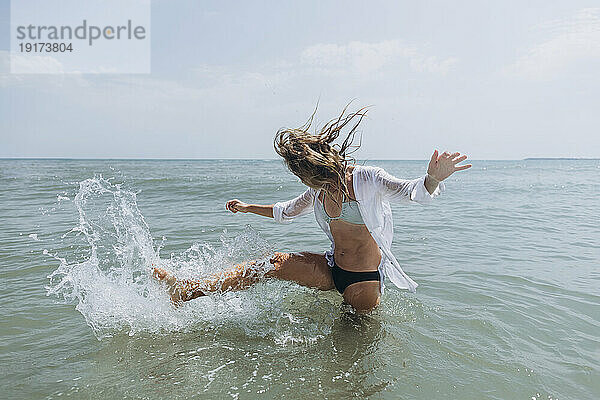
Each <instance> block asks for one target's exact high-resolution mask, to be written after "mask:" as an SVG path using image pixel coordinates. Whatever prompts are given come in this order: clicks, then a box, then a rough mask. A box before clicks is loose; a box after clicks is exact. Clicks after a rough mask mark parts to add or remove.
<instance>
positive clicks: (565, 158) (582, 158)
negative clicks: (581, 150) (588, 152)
mask: <svg viewBox="0 0 600 400" xmlns="http://www.w3.org/2000/svg"><path fill="white" fill-rule="evenodd" d="M525 160H600V158H585V157H529V158H524V159H523V161H525Z"/></svg>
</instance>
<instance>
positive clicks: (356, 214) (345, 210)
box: [317, 196, 365, 225]
mask: <svg viewBox="0 0 600 400" xmlns="http://www.w3.org/2000/svg"><path fill="white" fill-rule="evenodd" d="M323 199H325V197H324V196H323ZM317 203H318V205H319V207H320V208H321V211H323V216H324V217H325V220H326V221H327V223H328V224H329V223H330V222H331V221H333V220H336V219H341V220H343V221H345V222H349V223H351V224H356V225H365V222H364V221H363V218H362V216H361V215H360V210H359V209H358V203H357V202H356V201H355V200H350V201H348V202H344V203H342V212H341V213H340V215H339V216H337V217H330V216H329V215H328V214H327V211H325V205H324V204H323V202H322V201H321V200H319V198H318V197H317Z"/></svg>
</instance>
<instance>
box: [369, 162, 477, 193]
mask: <svg viewBox="0 0 600 400" xmlns="http://www.w3.org/2000/svg"><path fill="white" fill-rule="evenodd" d="M459 154H460V153H454V154H450V153H448V152H444V153H443V154H441V155H438V152H437V150H435V151H434V152H433V155H432V156H431V160H430V161H429V166H428V168H427V174H426V175H425V176H422V177H420V178H417V179H400V178H397V177H395V176H393V175H390V174H389V173H387V172H386V171H385V170H383V169H381V168H380V169H379V170H378V171H377V173H376V174H375V180H376V182H377V185H378V187H379V190H380V192H381V193H382V194H383V195H384V196H385V197H386V198H387V199H388V200H391V201H394V200H404V201H409V202H413V203H419V204H428V203H429V202H431V200H432V199H433V198H434V197H435V196H437V195H439V194H440V193H441V192H443V191H444V190H445V185H444V183H443V182H442V181H443V180H444V179H446V178H447V177H448V176H450V175H451V174H452V173H454V172H455V171H460V170H463V169H467V168H470V167H471V164H467V165H462V166H456V164H457V163H459V162H460V161H463V160H464V159H466V158H467V156H460V157H458V156H459Z"/></svg>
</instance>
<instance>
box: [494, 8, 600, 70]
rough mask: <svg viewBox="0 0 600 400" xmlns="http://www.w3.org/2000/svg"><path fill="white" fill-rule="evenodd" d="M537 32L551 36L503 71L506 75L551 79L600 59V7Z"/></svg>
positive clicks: (555, 22)
mask: <svg viewBox="0 0 600 400" xmlns="http://www.w3.org/2000/svg"><path fill="white" fill-rule="evenodd" d="M535 30H536V31H542V32H544V33H550V34H551V37H550V38H549V39H547V40H544V41H542V42H541V43H539V44H537V45H535V46H533V47H531V48H530V49H528V50H527V51H526V52H525V54H523V55H522V56H521V57H519V58H518V59H517V60H516V61H515V62H514V63H512V64H510V65H508V66H506V67H505V68H504V69H503V71H502V72H503V73H504V74H505V75H507V76H513V77H518V78H524V79H530V80H551V79H555V78H557V77H559V76H560V75H561V74H562V73H564V72H566V71H569V70H570V69H572V68H578V67H581V66H583V65H585V63H586V62H589V61H592V60H593V61H598V60H600V8H587V9H583V10H580V11H579V12H577V13H576V14H575V15H574V16H573V17H571V18H568V19H562V20H555V21H551V22H548V23H545V24H543V25H540V26H538V27H536V28H535Z"/></svg>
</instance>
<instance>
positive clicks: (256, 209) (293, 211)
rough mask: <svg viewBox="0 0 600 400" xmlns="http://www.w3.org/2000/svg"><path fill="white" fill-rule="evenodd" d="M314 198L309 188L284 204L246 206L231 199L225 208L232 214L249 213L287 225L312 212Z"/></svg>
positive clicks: (312, 191)
mask: <svg viewBox="0 0 600 400" xmlns="http://www.w3.org/2000/svg"><path fill="white" fill-rule="evenodd" d="M314 196H315V191H314V190H313V189H310V188H309V189H307V190H306V191H305V192H304V193H302V194H300V195H299V196H298V197H295V198H293V199H291V200H288V201H284V202H277V203H275V204H273V205H268V206H262V205H258V204H246V203H244V202H241V201H239V200H238V199H233V200H229V201H228V202H227V203H226V204H225V208H227V209H228V210H229V211H231V212H233V213H236V212H238V211H239V212H243V213H247V212H250V213H253V214H258V215H263V216H265V217H270V218H273V219H274V220H275V222H279V223H282V224H287V223H290V222H292V221H293V219H294V218H296V217H299V216H301V215H305V214H308V213H309V212H311V211H312V210H313V200H314Z"/></svg>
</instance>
